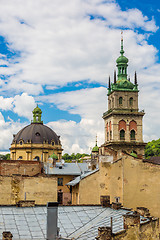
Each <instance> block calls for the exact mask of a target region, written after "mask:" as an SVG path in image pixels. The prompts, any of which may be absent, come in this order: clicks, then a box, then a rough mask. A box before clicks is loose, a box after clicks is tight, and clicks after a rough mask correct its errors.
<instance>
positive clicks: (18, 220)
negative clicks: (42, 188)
mask: <svg viewBox="0 0 160 240" xmlns="http://www.w3.org/2000/svg"><path fill="white" fill-rule="evenodd" d="M127 212H129V211H128V210H124V209H119V210H113V209H111V208H102V207H101V206H60V207H58V227H59V228H60V235H61V236H62V238H68V239H71V238H73V237H74V239H79V240H94V239H95V237H96V236H97V235H98V227H99V226H110V222H111V217H112V218H113V233H116V232H119V231H121V230H123V218H122V215H124V214H125V213H127ZM46 217H47V208H46V207H32V208H17V207H0V235H1V234H2V232H3V231H10V232H11V233H12V234H13V240H31V239H35V240H36V239H37V240H44V239H46ZM143 222H144V220H143ZM1 236H2V235H1Z"/></svg>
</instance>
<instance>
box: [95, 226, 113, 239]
mask: <svg viewBox="0 0 160 240" xmlns="http://www.w3.org/2000/svg"><path fill="white" fill-rule="evenodd" d="M96 239H97V240H111V239H112V228H111V227H99V228H98V237H96Z"/></svg>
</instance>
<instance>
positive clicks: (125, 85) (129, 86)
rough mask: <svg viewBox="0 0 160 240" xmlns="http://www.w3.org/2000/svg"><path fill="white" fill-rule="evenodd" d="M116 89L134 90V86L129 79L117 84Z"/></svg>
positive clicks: (121, 80)
mask: <svg viewBox="0 0 160 240" xmlns="http://www.w3.org/2000/svg"><path fill="white" fill-rule="evenodd" d="M116 87H117V88H119V89H131V90H132V89H134V84H133V83H131V82H130V81H128V80H127V79H123V78H122V79H120V80H118V81H117V82H116Z"/></svg>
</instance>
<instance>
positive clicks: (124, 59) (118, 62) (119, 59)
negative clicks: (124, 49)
mask: <svg viewBox="0 0 160 240" xmlns="http://www.w3.org/2000/svg"><path fill="white" fill-rule="evenodd" d="M116 63H117V64H123V63H124V64H126V63H128V58H126V57H125V56H123V55H122V56H120V57H119V58H117V60H116Z"/></svg>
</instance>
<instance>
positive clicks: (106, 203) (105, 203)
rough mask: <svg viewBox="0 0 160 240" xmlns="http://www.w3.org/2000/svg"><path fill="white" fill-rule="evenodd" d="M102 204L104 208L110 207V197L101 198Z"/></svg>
mask: <svg viewBox="0 0 160 240" xmlns="http://www.w3.org/2000/svg"><path fill="white" fill-rule="evenodd" d="M100 203H101V205H102V207H110V196H107V195H106V196H100Z"/></svg>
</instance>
